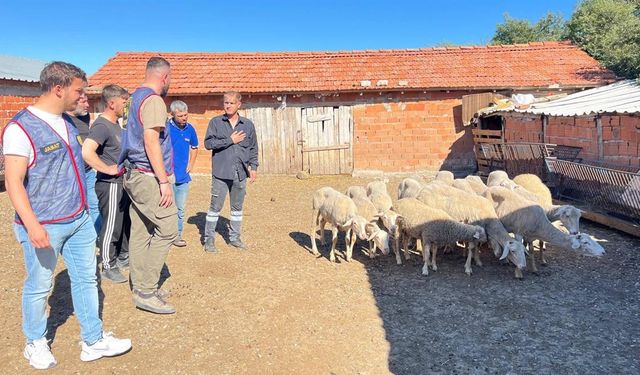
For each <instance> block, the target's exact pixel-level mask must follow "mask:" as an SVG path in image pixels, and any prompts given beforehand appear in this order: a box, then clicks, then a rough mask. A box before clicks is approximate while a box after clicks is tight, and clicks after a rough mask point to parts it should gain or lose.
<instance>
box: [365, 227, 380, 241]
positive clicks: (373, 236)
mask: <svg viewBox="0 0 640 375" xmlns="http://www.w3.org/2000/svg"><path fill="white" fill-rule="evenodd" d="M378 233H380V229H378V230H377V231H375V232H373V233H371V235H370V236H369V238H367V241H371V240H373V239H374V238H376V236H377V235H378Z"/></svg>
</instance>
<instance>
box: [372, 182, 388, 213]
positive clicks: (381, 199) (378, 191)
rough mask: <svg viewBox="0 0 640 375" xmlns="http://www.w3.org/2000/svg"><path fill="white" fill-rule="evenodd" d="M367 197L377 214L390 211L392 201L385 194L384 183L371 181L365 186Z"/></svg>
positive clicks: (386, 193) (385, 185) (385, 186)
mask: <svg viewBox="0 0 640 375" xmlns="http://www.w3.org/2000/svg"><path fill="white" fill-rule="evenodd" d="M367 196H368V197H369V199H371V202H373V204H374V206H376V208H377V209H378V212H386V211H389V210H390V209H391V206H392V204H393V201H392V200H391V196H390V195H389V193H388V192H387V184H386V183H385V182H384V181H373V182H369V183H368V184H367Z"/></svg>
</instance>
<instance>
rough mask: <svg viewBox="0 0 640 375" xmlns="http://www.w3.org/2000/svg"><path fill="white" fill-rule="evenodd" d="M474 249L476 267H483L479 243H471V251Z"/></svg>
mask: <svg viewBox="0 0 640 375" xmlns="http://www.w3.org/2000/svg"><path fill="white" fill-rule="evenodd" d="M472 247H473V260H474V262H476V266H478V267H482V261H481V260H480V246H479V245H478V244H477V243H469V250H471V248H472Z"/></svg>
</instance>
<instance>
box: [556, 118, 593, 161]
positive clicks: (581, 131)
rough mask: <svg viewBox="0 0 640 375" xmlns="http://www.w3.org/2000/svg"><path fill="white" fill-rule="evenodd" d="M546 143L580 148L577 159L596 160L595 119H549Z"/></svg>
mask: <svg viewBox="0 0 640 375" xmlns="http://www.w3.org/2000/svg"><path fill="white" fill-rule="evenodd" d="M546 142H548V143H555V144H558V145H566V146H575V147H582V151H580V154H579V157H581V158H583V159H589V160H597V159H598V132H597V129H596V121H595V117H594V116H579V117H549V120H548V125H547V137H546Z"/></svg>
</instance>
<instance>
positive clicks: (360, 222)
mask: <svg viewBox="0 0 640 375" xmlns="http://www.w3.org/2000/svg"><path fill="white" fill-rule="evenodd" d="M350 221H351V223H350V226H351V230H352V231H353V233H355V235H356V236H358V238H359V239H361V240H366V239H367V230H366V225H367V220H366V219H365V218H364V217H362V216H360V215H356V216H354V217H353V218H351V220H350Z"/></svg>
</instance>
